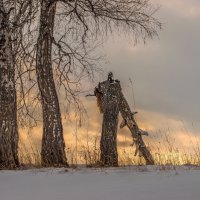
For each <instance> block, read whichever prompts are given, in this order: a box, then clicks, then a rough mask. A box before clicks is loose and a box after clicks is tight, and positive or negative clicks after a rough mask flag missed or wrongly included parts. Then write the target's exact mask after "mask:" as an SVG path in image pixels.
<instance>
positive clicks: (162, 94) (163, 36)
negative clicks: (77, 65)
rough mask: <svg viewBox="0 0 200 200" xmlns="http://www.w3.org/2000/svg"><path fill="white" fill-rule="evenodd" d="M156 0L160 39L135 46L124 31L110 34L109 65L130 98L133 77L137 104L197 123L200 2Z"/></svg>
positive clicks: (199, 115)
mask: <svg viewBox="0 0 200 200" xmlns="http://www.w3.org/2000/svg"><path fill="white" fill-rule="evenodd" d="M152 2H153V3H155V4H158V5H160V10H159V11H158V13H157V14H156V15H157V18H158V19H160V21H161V22H162V23H163V30H161V31H160V32H159V38H155V39H154V40H153V41H148V42H147V44H145V45H144V44H143V43H140V44H137V45H136V46H134V44H133V43H131V42H130V41H129V39H127V38H126V39H124V37H123V36H121V37H120V38H119V37H115V38H114V39H110V40H109V42H107V43H106V44H105V49H106V54H107V58H108V60H109V64H107V65H106V66H105V69H106V70H108V71H109V70H111V71H113V72H114V74H115V76H116V77H117V78H118V79H120V80H121V81H122V84H123V86H124V89H125V93H127V97H128V96H130V95H128V94H130V93H131V92H132V90H131V88H128V85H129V86H130V82H129V78H131V79H132V80H133V82H134V95H135V101H136V108H137V109H139V110H142V111H146V112H152V113H154V114H157V115H162V116H163V117H165V118H167V119H174V120H177V121H183V122H184V123H188V124H192V123H193V124H194V123H195V124H196V126H198V123H199V122H200V92H199V91H198V86H199V85H200V78H199V74H200V55H199V52H200V1H199V0H173V1H172V0H153V1H152ZM128 98H129V101H130V103H131V101H132V100H131V97H128ZM143 114H144V113H143ZM199 128H200V127H199Z"/></svg>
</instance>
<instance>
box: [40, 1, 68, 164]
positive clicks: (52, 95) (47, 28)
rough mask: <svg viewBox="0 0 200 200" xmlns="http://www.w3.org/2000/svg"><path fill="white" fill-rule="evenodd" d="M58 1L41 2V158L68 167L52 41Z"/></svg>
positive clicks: (49, 162) (43, 162) (45, 162)
mask: <svg viewBox="0 0 200 200" xmlns="http://www.w3.org/2000/svg"><path fill="white" fill-rule="evenodd" d="M55 12H56V2H53V3H52V1H50V0H42V1H41V16H40V29H39V37H38V42H37V54H36V74H37V80H38V85H39V89H40V94H41V102H42V110H43V138H42V150H41V159H42V164H43V165H45V166H54V165H63V166H67V165H68V164H67V159H66V154H65V142H64V138H63V126H62V119H61V112H60V107H59V101H58V96H57V92H56V87H55V83H54V78H53V70H52V43H53V30H54V18H55Z"/></svg>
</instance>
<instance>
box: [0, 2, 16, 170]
mask: <svg viewBox="0 0 200 200" xmlns="http://www.w3.org/2000/svg"><path fill="white" fill-rule="evenodd" d="M18 165H19V160H18V129H17V104H16V90H15V67H14V58H13V55H12V44H11V34H10V30H9V16H8V14H7V13H6V11H5V9H4V5H3V0H0V168H14V167H16V166H18Z"/></svg>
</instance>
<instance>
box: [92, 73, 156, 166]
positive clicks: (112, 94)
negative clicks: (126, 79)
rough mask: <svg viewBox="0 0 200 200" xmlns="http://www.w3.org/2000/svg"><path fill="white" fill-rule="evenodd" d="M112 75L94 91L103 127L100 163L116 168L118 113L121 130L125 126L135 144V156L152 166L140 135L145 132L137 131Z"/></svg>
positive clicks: (117, 82) (119, 86)
mask: <svg viewBox="0 0 200 200" xmlns="http://www.w3.org/2000/svg"><path fill="white" fill-rule="evenodd" d="M112 76H113V75H112V73H109V75H108V80H107V81H104V82H101V83H99V85H98V87H97V88H96V89H95V96H96V97H97V104H98V107H99V109H100V112H101V113H103V125H102V134H101V143H100V151H101V156H100V162H101V164H102V165H103V166H117V165H118V154H117V141H116V138H117V126H118V115H119V112H120V113H121V115H122V118H123V122H122V124H121V125H120V127H121V128H123V127H124V126H127V127H128V128H129V130H130V131H131V134H132V137H133V141H134V143H135V144H136V154H135V155H137V152H139V156H142V157H144V159H145V161H146V164H148V165H153V164H154V159H153V157H152V155H151V153H150V151H149V149H148V148H147V147H146V145H145V143H144V141H143V139H142V135H148V133H146V132H145V131H142V130H141V129H139V127H138V125H137V123H136V121H135V119H134V114H133V113H132V112H131V110H130V107H129V105H128V102H127V101H126V99H125V97H124V95H123V93H122V90H121V85H120V82H119V81H118V80H113V79H112Z"/></svg>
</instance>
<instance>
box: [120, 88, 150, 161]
mask: <svg viewBox="0 0 200 200" xmlns="http://www.w3.org/2000/svg"><path fill="white" fill-rule="evenodd" d="M119 108H120V113H121V115H122V118H123V122H122V124H121V126H120V128H123V127H124V126H127V127H128V128H129V130H130V131H131V134H132V137H133V142H134V143H135V145H136V152H135V155H137V153H139V156H142V157H143V158H144V159H145V161H146V164H147V165H154V159H153V157H152V155H151V153H150V151H149V149H148V148H147V147H146V145H145V143H144V141H143V139H142V135H148V134H147V133H146V132H145V131H142V130H141V129H139V127H138V125H137V123H136V121H135V119H134V113H132V112H131V109H130V107H129V105H128V102H127V101H126V99H125V97H124V95H123V93H122V92H121V95H120V106H119Z"/></svg>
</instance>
